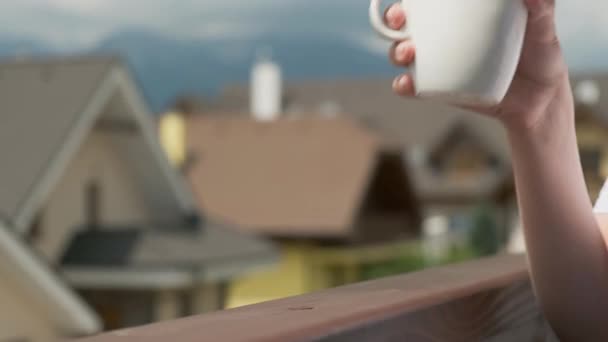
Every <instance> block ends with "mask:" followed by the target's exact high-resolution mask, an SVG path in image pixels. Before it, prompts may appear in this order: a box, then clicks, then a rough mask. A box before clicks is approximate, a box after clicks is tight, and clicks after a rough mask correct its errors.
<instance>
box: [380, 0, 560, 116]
mask: <svg viewBox="0 0 608 342" xmlns="http://www.w3.org/2000/svg"><path fill="white" fill-rule="evenodd" d="M425 1H426V2H427V5H424V2H425ZM471 1H478V0H458V1H456V0H449V1H447V0H404V1H403V3H400V4H395V5H393V6H391V7H390V8H389V9H388V10H387V11H386V13H385V16H384V20H382V18H381V20H380V24H382V27H383V28H385V29H386V30H387V31H386V32H385V33H387V32H392V33H390V35H391V36H390V37H389V35H388V34H383V33H382V32H379V33H380V34H382V35H383V36H385V37H387V38H390V39H392V40H396V41H395V43H394V44H393V45H392V47H391V49H390V52H389V54H390V58H391V60H392V61H393V63H394V64H396V65H398V66H403V67H408V68H409V69H408V70H409V71H410V73H406V74H403V75H401V76H399V77H397V78H396V79H395V81H394V82H393V88H394V90H395V92H397V93H398V94H400V95H405V96H413V95H420V96H425V95H428V96H430V97H433V96H436V97H437V96H438V97H439V99H440V100H443V101H446V102H451V103H455V104H458V105H460V106H461V107H465V108H469V109H474V110H476V111H479V112H482V113H485V114H488V115H491V116H494V117H497V118H499V119H501V121H503V122H505V123H507V124H509V125H511V126H518V127H520V126H525V127H531V126H536V125H537V124H539V123H540V121H543V120H542V119H544V118H546V117H547V116H548V114H549V113H554V114H556V115H557V112H559V111H563V108H569V107H572V93H571V90H570V85H569V81H568V71H567V67H566V64H565V62H564V59H563V56H562V52H561V47H560V45H559V42H558V39H557V36H556V30H555V22H554V14H555V0H507V1H508V2H510V3H513V7H511V8H510V9H509V8H505V7H494V8H490V10H489V11H488V13H486V14H487V15H488V16H491V15H494V17H493V18H494V19H493V20H498V19H499V18H503V20H506V21H509V20H510V21H511V25H510V27H511V31H509V28H508V27H507V28H502V29H501V28H500V26H498V27H497V26H492V25H490V24H489V23H487V22H485V24H484V22H481V23H478V24H477V26H476V27H479V26H480V25H482V24H483V25H487V26H483V27H485V29H486V30H488V31H489V30H490V29H489V28H493V30H494V31H492V32H493V34H488V33H487V32H486V33H484V34H479V35H475V34H472V36H471V35H466V34H461V33H457V34H456V33H450V32H447V31H448V29H454V30H458V28H453V27H452V26H449V25H448V24H454V23H455V19H453V20H454V22H453V23H452V22H450V21H451V20H434V19H432V18H431V20H428V16H430V15H431V13H432V12H433V11H439V10H446V9H448V7H449V9H452V10H454V9H455V8H456V7H455V5H452V4H459V5H463V4H466V3H468V2H471ZM480 1H484V2H486V3H498V2H502V0H491V1H488V0H480ZM430 3H437V6H436V7H433V6H431V5H430ZM439 3H441V4H447V5H439ZM408 4H409V5H412V7H408ZM416 4H418V6H416ZM420 4H423V5H420ZM505 4H506V3H505ZM518 4H520V5H522V6H524V4H525V7H523V9H524V10H525V16H524V17H523V19H525V21H524V23H523V26H524V28H525V31H524V32H522V37H521V48H520V51H516V52H517V53H516V54H513V52H514V51H511V50H509V49H505V48H504V46H510V47H512V48H513V49H516V50H517V46H518V43H517V42H514V41H516V40H518V39H519V38H518V35H519V31H518V30H519V29H517V27H515V29H513V26H517V25H519V24H518V23H519V21H520V20H522V17H521V13H520V9H519V8H518V7H517V6H518ZM377 6H378V2H377V1H372V4H371V7H370V16H371V17H372V18H373V17H374V16H375V14H374V13H375V12H376V11H377ZM431 7H433V8H431ZM452 7H454V8H452ZM471 8H472V7H469V10H471ZM478 9H479V8H476V9H475V12H478ZM485 10H488V8H486V9H485ZM416 11H418V12H416ZM497 11H502V12H501V13H502V15H498V14H497ZM457 13H460V14H459V15H457V16H454V18H456V17H458V18H459V20H461V21H463V22H466V21H470V19H469V18H467V17H466V13H464V12H463V10H458V11H457ZM470 13H473V10H471V12H470ZM509 13H511V14H509ZM406 14H407V15H406ZM416 14H419V15H421V14H422V15H423V16H422V17H419V18H418V19H417V20H418V21H416V17H415V16H416ZM446 15H448V16H449V14H443V16H444V17H445V16H446ZM425 18H426V19H425ZM518 18H519V19H518ZM421 20H428V22H429V23H430V24H429V23H424V24H421V23H420V22H421ZM374 22H375V24H373V25H374V26H375V27H376V26H378V22H377V18H376V19H372V23H374ZM385 25H386V27H384V26H385ZM441 25H444V26H445V27H444V28H441V27H440V26H441ZM503 27H504V26H503ZM376 28H377V27H376ZM406 28H409V29H406ZM423 28H424V29H425V32H426V30H439V32H435V33H429V34H426V35H425V33H422V31H421V30H422V29H423ZM389 30H390V31H389ZM378 31H380V30H378ZM514 31H517V32H515V33H513V32H514ZM524 33H525V34H524ZM427 37H430V38H432V39H430V38H427ZM453 37H455V38H458V39H454V40H451V39H448V38H453ZM489 37H499V38H500V37H503V38H502V39H505V40H504V41H503V42H502V43H501V44H502V49H503V50H502V55H501V56H502V57H501V56H499V55H495V54H493V53H492V52H491V51H488V50H484V47H486V45H485V44H488V40H487V39H489ZM505 37H507V38H505ZM508 37H512V38H508ZM424 39H430V40H424ZM470 39H474V40H475V42H471V41H469V40H470ZM509 39H511V40H509ZM472 49H474V50H472ZM480 51H482V52H480ZM469 59H470V60H469ZM455 60H456V61H458V62H459V63H461V64H460V65H456V64H451V63H452V62H453V61H455ZM488 60H490V62H488ZM491 60H501V61H503V62H502V64H500V63H499V64H496V63H494V62H491ZM513 61H515V62H514V65H512V66H511V65H510V63H513ZM484 63H489V64H484ZM434 65H438V66H439V67H438V68H439V69H441V72H437V71H436V69H434V68H433V66H434ZM488 65H489V66H488ZM446 66H447V67H446ZM511 68H512V69H513V70H512V71H510V69H511ZM484 73H487V74H490V75H493V76H492V77H488V76H485V77H484V75H483V74H484ZM509 74H512V75H509ZM505 84H506V85H505ZM480 85H481V86H480ZM486 87H487V88H486ZM503 87H504V90H502V88H503ZM425 92H428V93H426V94H425ZM442 92H444V93H446V94H441V93H442ZM503 92H504V94H502V93H503ZM467 93H469V94H473V96H467ZM442 95H444V97H443V98H442ZM445 95H447V96H445ZM463 95H464V96H463ZM501 95H502V96H501Z"/></svg>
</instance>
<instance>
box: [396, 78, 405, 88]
mask: <svg viewBox="0 0 608 342" xmlns="http://www.w3.org/2000/svg"><path fill="white" fill-rule="evenodd" d="M397 87H398V88H399V89H401V90H403V89H405V88H406V87H407V77H406V76H405V75H403V76H401V77H399V80H398V81H397Z"/></svg>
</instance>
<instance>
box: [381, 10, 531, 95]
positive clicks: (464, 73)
mask: <svg viewBox="0 0 608 342" xmlns="http://www.w3.org/2000/svg"><path fill="white" fill-rule="evenodd" d="M401 4H402V6H403V8H404V10H405V11H406V13H407V24H406V26H405V28H404V29H403V30H392V29H390V28H388V27H387V26H386V25H385V24H384V20H383V17H382V12H381V8H380V7H381V0H371V5H370V12H369V14H370V20H371V23H372V26H373V28H374V29H375V30H376V31H377V32H378V33H379V34H380V35H381V36H383V37H385V38H387V39H390V40H394V41H397V40H405V39H412V41H413V43H414V45H415V46H416V60H415V62H414V64H413V65H412V67H411V72H412V75H413V78H414V81H415V83H416V93H417V95H418V96H421V97H431V98H433V99H437V100H439V101H442V102H449V103H454V104H464V105H481V106H490V105H495V104H498V103H500V102H501V101H502V100H503V98H504V96H505V94H506V92H507V90H508V88H509V86H510V84H511V82H512V80H513V76H514V74H515V70H516V68H517V64H518V63H519V57H520V54H521V48H522V45H523V39H524V35H525V30H526V22H527V18H528V11H527V9H526V7H525V5H524V3H523V0H402V1H401Z"/></svg>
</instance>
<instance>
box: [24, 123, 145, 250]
mask: <svg viewBox="0 0 608 342" xmlns="http://www.w3.org/2000/svg"><path fill="white" fill-rule="evenodd" d="M111 139H112V136H111V135H110V134H109V133H106V132H99V131H93V132H92V133H91V134H90V135H89V136H88V137H87V138H86V140H85V142H84V143H83V144H82V146H81V148H80V150H79V151H78V153H77V155H76V156H75V158H74V159H73V160H72V161H71V162H70V164H69V166H68V168H67V169H66V171H65V173H64V174H63V176H62V178H61V180H60V181H59V183H58V185H57V186H56V187H55V189H54V191H53V192H52V193H51V196H50V198H49V200H48V202H47V205H46V206H45V207H44V208H43V209H42V212H41V213H42V216H41V228H42V233H41V236H40V239H39V240H38V241H36V242H35V245H36V247H37V249H38V250H39V251H40V252H42V254H43V255H44V256H46V257H47V258H49V259H50V260H51V261H52V262H53V261H56V260H57V258H59V257H61V254H62V252H63V248H64V244H65V243H67V241H68V238H69V236H70V234H71V233H72V232H73V230H74V228H75V227H77V226H79V225H82V224H83V223H85V219H86V218H85V188H86V185H87V184H88V182H89V181H91V180H93V179H96V180H98V182H99V185H100V188H101V207H100V209H101V210H100V219H101V223H103V224H107V225H112V224H116V223H122V224H124V223H140V222H146V221H149V220H150V218H151V216H152V211H151V210H150V209H149V207H148V206H147V205H146V203H145V197H144V195H143V191H142V189H140V188H138V186H137V184H138V182H137V181H136V175H135V174H134V173H133V172H132V170H131V169H130V168H129V163H128V162H127V161H125V160H124V159H122V158H121V154H120V153H119V151H117V148H119V147H118V146H117V145H116V144H113V143H112V141H111Z"/></svg>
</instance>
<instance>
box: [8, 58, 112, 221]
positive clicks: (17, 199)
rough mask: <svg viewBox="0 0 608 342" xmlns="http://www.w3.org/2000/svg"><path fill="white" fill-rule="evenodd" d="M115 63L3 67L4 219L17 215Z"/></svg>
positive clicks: (20, 63) (32, 63) (76, 61)
mask: <svg viewBox="0 0 608 342" xmlns="http://www.w3.org/2000/svg"><path fill="white" fill-rule="evenodd" d="M113 63H114V60H113V59H110V58H108V59H106V58H93V59H73V60H72V59H69V60H68V59H66V60H61V61H55V62H48V61H28V60H26V61H6V62H4V63H0V122H1V124H0V160H2V176H1V177H0V189H2V192H1V193H0V214H1V215H2V216H3V217H4V219H5V220H12V219H13V218H15V217H16V216H17V215H18V212H19V210H20V209H21V207H22V206H23V205H24V202H25V201H26V200H27V198H28V196H30V195H31V193H32V191H33V188H34V187H35V186H36V185H37V181H38V180H39V179H40V178H41V175H42V174H43V173H45V172H47V170H48V165H49V163H50V160H52V159H53V158H54V157H55V155H56V154H57V153H58V151H59V150H60V149H61V148H62V147H63V145H64V143H65V140H66V137H67V136H68V134H69V132H70V131H71V130H72V129H73V127H74V125H75V124H76V122H77V121H78V119H79V118H80V117H81V115H82V112H83V111H84V110H85V108H86V107H87V105H88V104H89V102H90V101H91V99H92V97H93V95H94V94H95V92H96V91H97V89H98V88H99V85H100V82H102V80H103V79H104V78H105V76H106V73H107V72H108V70H109V68H110V67H111V65H112V64H113ZM45 118H46V119H45Z"/></svg>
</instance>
